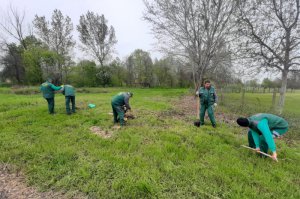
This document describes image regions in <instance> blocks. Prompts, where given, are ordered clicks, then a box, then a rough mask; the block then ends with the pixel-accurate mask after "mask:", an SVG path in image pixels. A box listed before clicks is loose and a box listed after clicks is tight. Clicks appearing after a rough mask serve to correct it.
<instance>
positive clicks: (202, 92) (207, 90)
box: [196, 80, 218, 128]
mask: <svg viewBox="0 0 300 199" xmlns="http://www.w3.org/2000/svg"><path fill="white" fill-rule="evenodd" d="M196 95H198V96H199V97H200V105H201V106H200V125H203V124H204V116H205V112H206V110H207V113H208V117H209V119H210V121H211V123H212V126H213V127H214V128H215V127H216V120H215V116H214V109H213V106H215V107H216V106H217V100H218V97H217V93H216V90H215V88H214V87H213V86H211V84H210V81H209V80H205V81H204V87H200V89H199V90H198V91H197V92H196Z"/></svg>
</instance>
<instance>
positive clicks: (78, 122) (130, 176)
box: [0, 88, 300, 199]
mask: <svg viewBox="0 0 300 199" xmlns="http://www.w3.org/2000/svg"><path fill="white" fill-rule="evenodd" d="M33 90H34V88H33ZM81 91H83V92H89V93H78V94H77V96H76V101H77V106H78V107H80V109H79V110H78V111H77V113H76V114H74V115H71V116H67V115H66V114H65V106H64V97H63V96H62V95H61V94H58V95H57V96H56V108H55V109H56V112H57V114H55V115H49V114H48V113H47V105H46V101H45V100H44V99H43V98H42V97H41V95H40V94H34V95H16V94H11V93H10V89H6V88H5V89H0V129H1V131H0V151H1V153H0V162H2V163H8V164H11V165H14V166H15V167H16V168H18V169H21V170H22V172H23V173H24V174H25V176H26V181H27V183H28V185H33V186H37V187H39V189H40V190H41V191H46V190H55V191H63V192H66V193H67V194H69V196H70V197H71V196H72V195H75V194H76V193H77V192H81V193H84V194H85V195H87V196H88V197H89V198H289V199H291V198H300V189H299V187H300V167H299V165H300V152H299V151H300V147H299V143H300V142H299V140H298V139H296V140H294V141H293V142H288V141H287V140H285V139H283V140H278V142H277V147H278V155H279V163H275V162H274V161H272V160H271V159H264V158H259V157H257V156H256V155H255V154H253V153H252V152H250V151H248V150H247V149H244V148H241V147H240V145H241V144H246V143H247V140H246V133H245V132H246V130H245V129H241V128H238V127H237V126H236V125H235V124H231V125H229V124H223V123H221V124H219V126H218V128H216V129H214V128H212V127H211V126H210V125H205V126H203V127H201V128H196V127H194V126H193V125H192V122H193V119H195V116H189V117H177V116H178V115H180V111H182V110H180V108H178V106H175V104H177V105H178V104H180V100H181V98H182V97H184V96H185V95H187V94H188V91H187V90H185V89H131V91H133V92H134V97H133V98H132V99H131V106H132V108H133V111H134V114H135V115H136V116H137V118H136V119H134V120H130V121H129V122H128V126H126V127H125V128H123V129H121V130H112V116H111V115H109V114H108V113H109V112H111V106H110V99H111V97H112V96H113V95H114V94H116V93H117V92H118V91H119V89H116V88H114V89H111V88H109V89H105V88H103V89H85V90H81ZM225 97H226V98H225V99H226V100H228V99H229V98H231V99H233V100H228V101H226V103H224V106H223V107H221V108H220V109H219V111H224V112H226V113H230V112H231V111H236V112H239V111H238V110H239V109H238V108H236V107H235V108H234V106H233V104H235V105H236V106H237V107H238V106H239V104H238V100H239V95H235V94H231V97H229V95H227V96H225ZM257 98H259V100H257ZM247 99H248V100H249V101H247V103H248V105H247V111H245V112H243V113H244V114H248V113H250V112H251V111H253V112H254V111H256V110H259V108H257V107H258V105H259V106H263V105H264V104H265V103H266V104H267V103H268V101H267V99H269V96H267V94H265V95H262V94H261V95H260V96H255V95H253V98H247ZM271 99H272V98H271ZM271 99H270V100H271ZM299 100H300V93H296V94H288V96H287V108H286V113H291V114H293V118H294V119H295V118H296V119H295V120H297V121H298V123H299V120H300V119H297V117H298V116H299V114H300V113H299V109H297V107H296V106H297V104H296V103H299ZM258 101H259V103H260V104H257V103H258ZM88 103H93V104H96V108H94V109H88V108H87V104H88ZM192 106H194V105H192ZM251 107H252V108H251ZM253 107H254V108H253ZM255 107H256V108H257V109H255ZM298 118H300V117H298ZM91 126H100V127H101V128H102V129H104V130H107V131H113V136H112V137H111V138H109V139H104V138H101V137H99V136H97V135H94V134H92V133H91V131H90V130H89V128H90V127H91ZM290 132H291V133H292V134H296V132H299V129H298V128H297V127H296V126H295V127H292V129H291V130H290ZM290 132H289V133H290ZM296 138H297V137H296Z"/></svg>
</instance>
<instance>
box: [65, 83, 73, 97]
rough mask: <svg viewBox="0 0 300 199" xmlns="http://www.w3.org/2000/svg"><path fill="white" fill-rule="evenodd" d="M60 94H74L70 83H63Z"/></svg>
mask: <svg viewBox="0 0 300 199" xmlns="http://www.w3.org/2000/svg"><path fill="white" fill-rule="evenodd" d="M62 94H63V95H65V96H75V89H74V87H73V86H71V85H64V86H63V92H62Z"/></svg>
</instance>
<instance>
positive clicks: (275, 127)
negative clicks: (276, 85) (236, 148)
mask: <svg viewBox="0 0 300 199" xmlns="http://www.w3.org/2000/svg"><path fill="white" fill-rule="evenodd" d="M237 123H238V124H239V125H240V126H243V127H249V131H248V143H249V147H251V148H254V149H256V150H257V151H262V152H264V153H268V150H269V148H270V150H271V151H272V158H273V159H274V160H277V153H276V145H275V141H274V138H279V137H281V136H282V135H283V134H285V133H286V132H287V131H288V126H289V125H288V122H287V121H286V120H285V119H283V118H281V117H279V116H277V115H273V114H268V113H259V114H256V115H253V116H251V117H248V118H243V117H240V118H238V119H237Z"/></svg>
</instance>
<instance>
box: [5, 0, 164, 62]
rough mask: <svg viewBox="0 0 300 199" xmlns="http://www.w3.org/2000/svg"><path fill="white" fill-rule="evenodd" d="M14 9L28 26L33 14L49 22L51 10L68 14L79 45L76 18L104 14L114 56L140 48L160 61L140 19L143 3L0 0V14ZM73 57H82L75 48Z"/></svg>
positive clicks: (138, 0)
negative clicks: (111, 29)
mask: <svg viewBox="0 0 300 199" xmlns="http://www.w3.org/2000/svg"><path fill="white" fill-rule="evenodd" d="M10 4H11V5H12V6H13V7H16V8H17V9H18V10H19V11H20V12H21V11H23V10H25V13H26V16H25V18H26V21H28V23H31V22H32V21H33V18H34V16H35V14H37V15H38V16H46V19H47V20H48V21H50V20H51V15H52V13H53V10H54V9H59V10H61V12H62V13H63V15H64V16H66V15H68V16H69V17H70V18H71V19H72V22H73V26H74V31H73V34H74V39H75V40H76V43H77V44H80V42H79V39H78V32H77V30H76V25H77V24H78V22H79V17H80V16H81V15H83V14H86V13H87V11H88V10H89V11H93V12H95V13H98V14H104V16H105V18H106V19H107V20H108V25H109V26H110V25H112V26H113V27H114V28H115V32H116V38H117V40H118V43H117V44H116V46H115V48H116V52H117V54H116V56H118V57H120V58H121V59H123V58H124V57H126V56H128V55H129V54H131V53H132V52H133V51H134V50H135V49H137V48H140V49H143V50H145V51H148V52H150V53H151V56H152V58H154V57H157V58H160V57H161V54H160V53H158V52H155V51H154V44H155V42H156V41H155V39H154V37H153V36H152V35H151V34H150V26H149V24H147V22H146V21H143V20H142V13H143V11H144V9H145V8H144V3H143V1H142V0H0V8H1V9H0V10H1V13H2V14H0V15H3V11H4V12H5V11H6V10H7V9H8V8H9V5H10ZM75 53H76V56H77V57H78V58H83V57H84V56H85V55H84V54H82V53H81V51H79V50H78V49H77V50H76V49H75Z"/></svg>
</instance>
